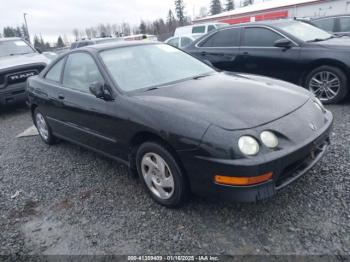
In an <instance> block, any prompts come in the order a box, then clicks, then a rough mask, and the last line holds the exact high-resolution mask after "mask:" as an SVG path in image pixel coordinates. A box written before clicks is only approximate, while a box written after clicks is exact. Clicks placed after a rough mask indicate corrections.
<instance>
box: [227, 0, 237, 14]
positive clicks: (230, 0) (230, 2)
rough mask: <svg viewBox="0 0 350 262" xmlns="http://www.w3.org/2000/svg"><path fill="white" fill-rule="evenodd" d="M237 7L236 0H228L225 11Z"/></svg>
mask: <svg viewBox="0 0 350 262" xmlns="http://www.w3.org/2000/svg"><path fill="white" fill-rule="evenodd" d="M234 9H235V2H234V0H226V7H225V11H231V10H234Z"/></svg>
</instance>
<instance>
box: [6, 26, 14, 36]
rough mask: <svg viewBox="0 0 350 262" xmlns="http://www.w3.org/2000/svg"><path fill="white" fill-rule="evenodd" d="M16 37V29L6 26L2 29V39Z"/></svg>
mask: <svg viewBox="0 0 350 262" xmlns="http://www.w3.org/2000/svg"><path fill="white" fill-rule="evenodd" d="M15 36H16V29H14V28H12V27H10V26H6V27H4V37H15Z"/></svg>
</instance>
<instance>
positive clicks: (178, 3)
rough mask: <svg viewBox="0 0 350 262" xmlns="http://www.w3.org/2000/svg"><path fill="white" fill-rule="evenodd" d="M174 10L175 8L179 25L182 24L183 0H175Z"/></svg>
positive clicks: (183, 14) (184, 19)
mask: <svg viewBox="0 0 350 262" xmlns="http://www.w3.org/2000/svg"><path fill="white" fill-rule="evenodd" d="M175 10H176V16H177V19H178V20H179V22H180V25H184V24H185V21H186V17H185V4H184V1H183V0H175Z"/></svg>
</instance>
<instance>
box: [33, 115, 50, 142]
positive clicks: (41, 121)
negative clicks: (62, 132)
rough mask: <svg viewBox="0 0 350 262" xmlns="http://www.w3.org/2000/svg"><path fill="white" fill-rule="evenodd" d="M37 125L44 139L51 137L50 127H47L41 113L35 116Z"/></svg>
mask: <svg viewBox="0 0 350 262" xmlns="http://www.w3.org/2000/svg"><path fill="white" fill-rule="evenodd" d="M35 122H36V127H37V128H38V131H39V134H40V136H41V137H42V138H43V139H44V140H48V139H49V129H48V127H47V124H46V121H45V119H44V116H43V115H42V114H41V113H37V114H36V116H35Z"/></svg>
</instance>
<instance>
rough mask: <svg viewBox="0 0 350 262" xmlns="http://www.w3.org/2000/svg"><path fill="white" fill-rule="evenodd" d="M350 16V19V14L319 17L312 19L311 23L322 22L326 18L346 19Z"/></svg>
mask: <svg viewBox="0 0 350 262" xmlns="http://www.w3.org/2000/svg"><path fill="white" fill-rule="evenodd" d="M344 16H348V17H350V14H341V15H327V16H322V17H317V18H311V19H310V20H311V21H316V20H321V19H326V18H333V17H334V18H337V17H344Z"/></svg>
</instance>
